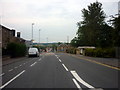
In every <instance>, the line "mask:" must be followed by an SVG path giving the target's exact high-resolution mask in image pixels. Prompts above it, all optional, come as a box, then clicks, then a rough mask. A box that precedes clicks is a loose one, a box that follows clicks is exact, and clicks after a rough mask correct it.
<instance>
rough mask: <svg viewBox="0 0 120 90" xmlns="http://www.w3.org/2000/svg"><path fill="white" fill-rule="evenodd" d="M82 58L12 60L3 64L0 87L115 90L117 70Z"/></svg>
mask: <svg viewBox="0 0 120 90" xmlns="http://www.w3.org/2000/svg"><path fill="white" fill-rule="evenodd" d="M78 57H80V58H78ZM83 58H85V57H82V56H77V55H75V56H72V55H68V54H66V53H44V54H42V55H41V57H31V58H28V57H25V58H19V59H18V61H17V59H16V60H14V62H11V63H9V64H6V65H3V67H2V74H0V77H2V86H0V88H1V89H4V88H5V89H6V88H40V89H41V88H47V89H48V90H50V89H61V90H62V89H68V90H69V89H70V90H119V89H118V73H120V71H119V70H117V69H114V68H109V67H106V66H104V65H100V64H97V63H93V62H91V61H87V60H84V59H83ZM87 59H88V58H87ZM89 59H90V58H89ZM6 62H7V61H6ZM4 64H5V63H4Z"/></svg>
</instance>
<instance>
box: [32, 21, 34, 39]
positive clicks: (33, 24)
mask: <svg viewBox="0 0 120 90" xmlns="http://www.w3.org/2000/svg"><path fill="white" fill-rule="evenodd" d="M33 25H34V23H32V41H33Z"/></svg>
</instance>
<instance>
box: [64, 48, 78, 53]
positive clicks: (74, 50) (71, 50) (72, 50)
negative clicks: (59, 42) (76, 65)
mask: <svg viewBox="0 0 120 90" xmlns="http://www.w3.org/2000/svg"><path fill="white" fill-rule="evenodd" d="M66 52H67V53H71V54H76V48H73V47H71V48H68V49H67V50H66Z"/></svg>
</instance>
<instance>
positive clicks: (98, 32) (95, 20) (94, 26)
mask: <svg viewBox="0 0 120 90" xmlns="http://www.w3.org/2000/svg"><path fill="white" fill-rule="evenodd" d="M82 14H83V15H82V17H83V21H81V22H78V23H77V25H78V32H77V39H78V40H77V41H78V42H79V43H78V45H79V46H81V45H84V46H85V45H87V46H96V47H107V46H111V43H112V39H111V38H110V37H112V35H111V33H112V27H110V26H108V25H107V23H105V13H104V11H103V10H102V4H101V3H100V2H94V3H91V4H90V5H89V6H88V9H85V8H84V9H83V10H82Z"/></svg>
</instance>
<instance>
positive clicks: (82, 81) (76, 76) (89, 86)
mask: <svg viewBox="0 0 120 90" xmlns="http://www.w3.org/2000/svg"><path fill="white" fill-rule="evenodd" d="M70 72H71V73H72V75H73V76H74V77H75V79H76V80H77V81H79V82H80V83H82V84H83V85H85V86H86V87H88V88H94V87H93V86H92V85H90V84H88V83H87V82H85V81H84V80H82V79H81V78H80V76H79V75H78V74H77V73H76V71H70Z"/></svg>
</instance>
